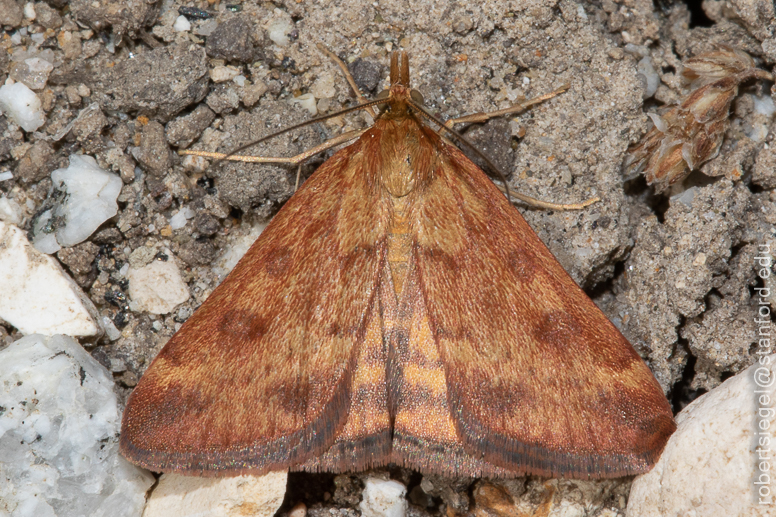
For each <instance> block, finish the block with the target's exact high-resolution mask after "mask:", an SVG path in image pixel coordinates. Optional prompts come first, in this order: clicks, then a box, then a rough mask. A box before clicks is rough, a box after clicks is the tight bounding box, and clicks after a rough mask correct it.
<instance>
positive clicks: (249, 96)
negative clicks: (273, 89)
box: [240, 80, 267, 108]
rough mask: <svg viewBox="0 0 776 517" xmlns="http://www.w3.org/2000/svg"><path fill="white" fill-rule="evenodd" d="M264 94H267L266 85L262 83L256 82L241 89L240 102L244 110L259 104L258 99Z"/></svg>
mask: <svg viewBox="0 0 776 517" xmlns="http://www.w3.org/2000/svg"><path fill="white" fill-rule="evenodd" d="M265 93H267V85H266V84H264V81H261V80H257V81H256V82H255V83H253V84H249V85H246V86H245V87H243V89H242V98H241V99H240V100H242V103H243V104H244V105H245V107H246V108H250V107H252V106H253V105H254V104H256V103H257V102H259V99H261V96H262V95H264V94H265Z"/></svg>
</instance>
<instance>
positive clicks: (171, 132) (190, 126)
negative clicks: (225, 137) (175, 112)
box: [165, 104, 216, 149]
mask: <svg viewBox="0 0 776 517" xmlns="http://www.w3.org/2000/svg"><path fill="white" fill-rule="evenodd" d="M215 118H216V114H215V113H213V111H212V110H211V109H209V108H208V107H207V106H204V105H202V104H200V105H199V106H197V109H195V110H194V111H192V112H191V113H189V114H188V115H186V116H183V117H178V118H176V119H175V120H171V121H170V122H168V123H167V126H166V127H165V135H166V136H167V141H168V142H169V143H170V145H174V146H176V147H179V148H182V149H185V148H187V147H188V146H190V145H191V143H192V142H193V141H194V140H196V139H197V138H199V135H201V134H202V132H203V131H204V130H205V129H206V128H207V127H208V126H209V125H210V124H212V123H213V120H214V119H215Z"/></svg>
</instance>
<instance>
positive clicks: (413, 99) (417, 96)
mask: <svg viewBox="0 0 776 517" xmlns="http://www.w3.org/2000/svg"><path fill="white" fill-rule="evenodd" d="M390 97H391V90H383V91H381V92H380V93H379V94H378V95H377V98H376V100H380V99H384V100H385V101H386V102H381V103H379V104H378V105H377V109H378V110H379V111H380V114H381V115H382V114H383V113H384V112H386V111H390V107H391V103H390V102H389V99H390ZM403 97H405V102H406V94H405V95H403ZM409 101H410V102H409V103H410V104H415V105H418V106H424V105H425V101H424V100H423V95H422V94H421V93H420V92H419V91H418V90H414V89H413V90H410V98H409Z"/></svg>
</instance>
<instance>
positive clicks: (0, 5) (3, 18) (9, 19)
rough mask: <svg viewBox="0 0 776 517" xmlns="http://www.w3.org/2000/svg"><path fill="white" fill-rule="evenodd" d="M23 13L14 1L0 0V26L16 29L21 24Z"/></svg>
mask: <svg viewBox="0 0 776 517" xmlns="http://www.w3.org/2000/svg"><path fill="white" fill-rule="evenodd" d="M23 19H24V11H23V9H22V6H21V5H19V3H18V2H16V1H15V0H0V25H8V26H9V27H13V28H16V27H18V26H19V25H21V24H22V20H23Z"/></svg>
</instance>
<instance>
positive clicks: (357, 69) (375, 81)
mask: <svg viewBox="0 0 776 517" xmlns="http://www.w3.org/2000/svg"><path fill="white" fill-rule="evenodd" d="M348 69H349V70H350V73H351V74H353V80H354V81H356V84H357V85H358V87H359V89H360V90H361V91H362V92H372V93H374V92H375V90H376V89H377V86H378V85H379V84H380V81H381V80H382V78H383V68H382V66H381V65H379V64H377V63H373V62H372V61H367V60H365V59H361V58H358V59H356V60H355V61H353V64H351V65H350V66H349V67H348Z"/></svg>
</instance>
